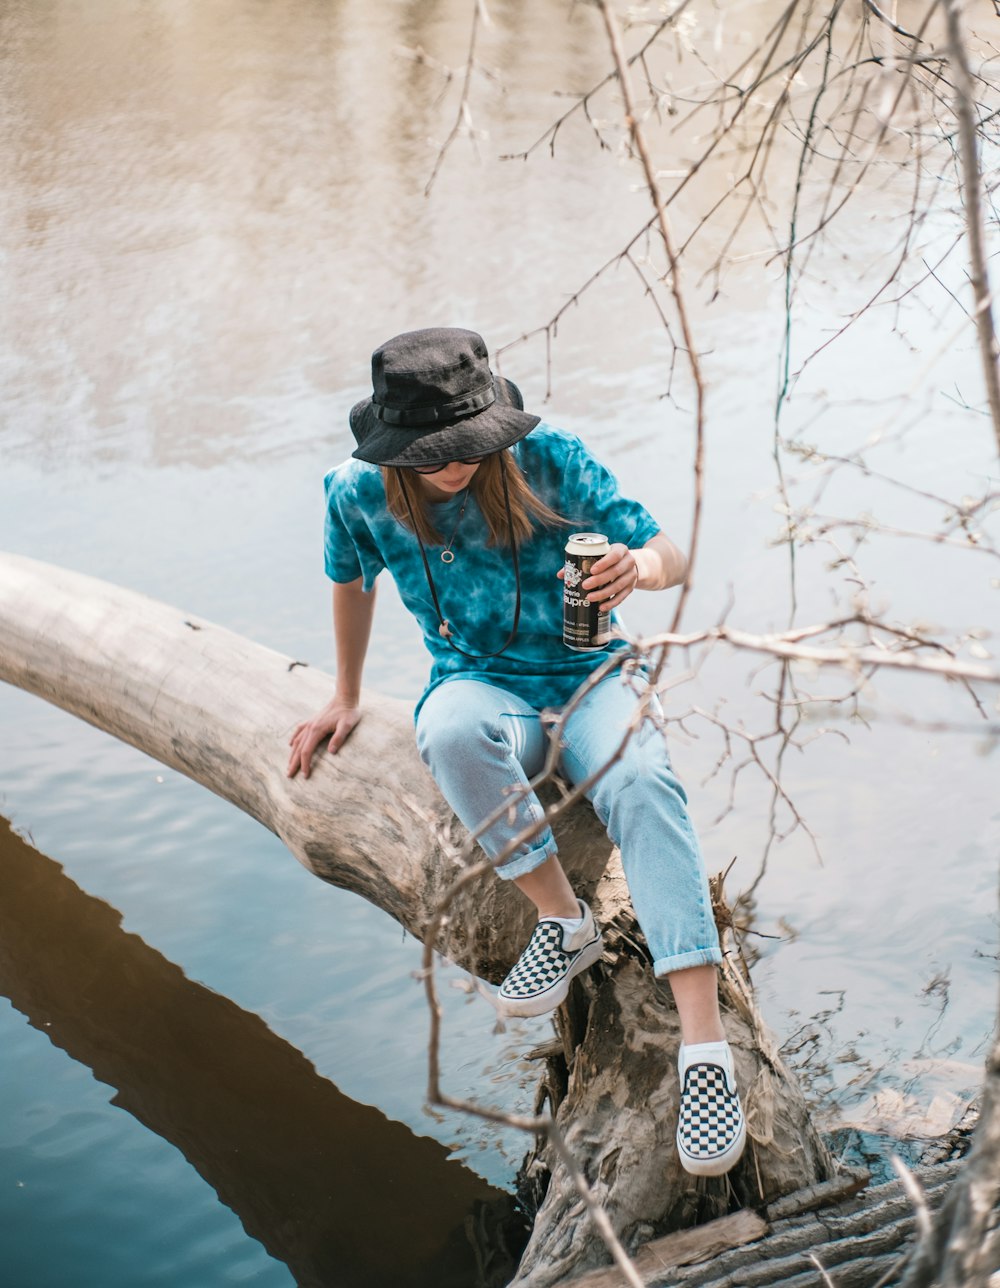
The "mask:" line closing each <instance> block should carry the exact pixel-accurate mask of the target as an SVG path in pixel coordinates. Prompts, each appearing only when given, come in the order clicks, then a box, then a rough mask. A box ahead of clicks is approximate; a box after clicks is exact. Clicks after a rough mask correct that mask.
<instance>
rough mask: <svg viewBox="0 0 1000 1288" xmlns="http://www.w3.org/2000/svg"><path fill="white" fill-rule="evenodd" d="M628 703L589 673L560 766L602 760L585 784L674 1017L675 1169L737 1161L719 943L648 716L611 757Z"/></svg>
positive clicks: (616, 683)
mask: <svg viewBox="0 0 1000 1288" xmlns="http://www.w3.org/2000/svg"><path fill="white" fill-rule="evenodd" d="M638 704H639V699H638V696H637V695H636V694H635V693H634V692H633V691H632V690H631V689H630V688H629V687H628V686H626V685H624V684H623V683H622V681H621V678H620V677H618V676H611V677H609V678H608V679H606V680H603V681H602V682H601V683H600V684H599V685H597V686H596V688H595V689H593V690H592V691H591V692H590V693H589V694H588V695H587V696H586V697H585V698H584V699H583V701H582V702H581V704H580V706H579V707H578V708H577V709H575V710H574V711H573V713H572V714H571V715H570V716H569V718H568V719H567V722H566V726H565V732H564V735H563V742H564V744H565V749H564V751H563V757H562V761H563V768H564V770H565V772H566V773H567V774H568V775H569V777H570V778H571V779H572V780H573V781H574V782H577V783H579V782H582V781H583V780H584V779H585V778H588V777H590V775H591V774H592V773H594V772H596V770H598V769H599V768H601V766H603V765H608V769H607V772H606V773H605V774H604V775H603V776H602V777H601V779H600V780H599V781H598V782H597V783H595V785H594V786H593V787H592V788H591V789H590V790H589V791H588V793H587V795H588V796H589V797H590V799H591V800H592V801H593V803H594V808H595V809H596V811H597V814H598V816H599V818H600V819H601V821H602V822H603V823H604V825H605V826H606V827H607V829H608V834H609V835H610V837H611V839H612V840H613V841H614V842H615V844H616V845H617V846H618V847H619V849H620V851H621V856H622V867H623V868H624V870H625V876H626V879H627V880H628V883H629V891H630V893H631V895H632V903H633V905H634V907H635V911H636V916H637V917H638V918H639V923H640V925H641V926H642V928H643V930H644V931H645V934H646V939H647V941H648V942H649V946H650V950H651V951H652V953H653V958H654V970H655V971H656V973H657V975H663V976H666V978H667V979H668V980H669V981H670V986H671V988H672V990H673V994H674V1000H675V1001H676V1003H677V1014H678V1016H679V1018H680V1022H681V1032H682V1035H683V1041H682V1043H681V1048H680V1051H679V1053H678V1071H679V1073H680V1079H681V1100H680V1113H679V1116H678V1123H677V1150H678V1154H679V1156H680V1159H681V1163H682V1165H683V1166H684V1167H685V1168H686V1169H687V1171H689V1172H692V1173H695V1174H696V1175H702V1176H718V1175H722V1174H723V1173H725V1172H727V1171H728V1170H729V1169H730V1168H731V1167H733V1166H734V1164H735V1163H736V1162H737V1161H738V1159H739V1158H740V1156H741V1154H742V1153H743V1148H744V1143H745V1139H746V1125H745V1122H744V1119H743V1111H742V1108H741V1107H740V1101H739V1096H738V1094H737V1091H736V1081H735V1072H734V1068H733V1058H732V1052H731V1051H730V1049H729V1045H728V1043H727V1042H726V1040H725V1033H724V1031H723V1028H722V1022H721V1019H720V1017H719V996H718V980H717V973H716V964H717V963H718V962H719V961H721V960H722V954H721V952H720V950H719V937H718V932H717V931H716V928H715V921H714V918H713V916H712V906H711V899H710V897H709V892H708V881H707V878H706V874H705V865H704V863H703V861H702V857H701V852H700V850H699V848H698V842H697V840H696V838H695V835H694V829H693V828H692V826H691V821H690V819H689V818H688V813H687V797H686V796H685V794H684V789H683V787H681V785H680V783H679V782H678V780H677V778H676V777H675V775H674V772H673V770H672V769H671V767H670V760H669V757H668V755H667V749H666V744H665V742H664V738H663V733H662V730H661V729H660V728H659V727H658V725H657V721H656V719H651V720H646V721H643V723H642V724H641V726H640V727H639V728H637V729H635V731H634V732H633V734H632V737H631V738H630V739H629V742H628V744H627V745H626V746H625V748H624V750H623V751H622V754H621V755H620V756H618V758H617V759H615V757H616V755H617V753H618V750H619V747H620V745H621V742H622V737H623V735H624V733H625V730H626V729H627V728H628V727H629V725H630V723H631V722H632V721H633V720H634V719H635V718H637V715H638ZM654 716H655V717H658V716H659V708H658V707H657V708H656V710H655V712H654ZM612 760H613V761H614V763H613V764H611V763H609V762H611V761H612Z"/></svg>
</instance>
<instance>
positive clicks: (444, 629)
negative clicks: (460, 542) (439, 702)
mask: <svg viewBox="0 0 1000 1288" xmlns="http://www.w3.org/2000/svg"><path fill="white" fill-rule="evenodd" d="M500 479H501V481H502V483H503V504H504V509H505V510H506V511H507V533H508V536H509V539H510V561H511V563H512V564H513V566H514V588H515V595H514V621H513V624H512V625H511V628H510V634H509V635H508V636H507V638H506V639H505V640H504V642H503V643H502V644H501V645H500V647H499V648H496V649H494V650H493V652H492V653H467V652H466V651H465V649H464V648H460V647H459V645H458V644H456V643H455V641H454V640H453V639H452V638H451V633H452V632H451V623H450V622H449V621H448V619H447V617H445V615H444V614H443V613H442V612H441V603H440V600H439V599H438V594H437V587H436V586H435V585H434V578H433V577H432V576H431V565H430V561H429V560H428V558H427V551H426V550H425V549H424V543H423V541H422V540H421V539H420V532H419V529H418V528H417V521H416V518H415V517H414V514H413V504H412V502H411V501H410V493H409V491H408V489H407V486H406V481H405V479H404V478H403V477H402V474H401V475H400V479H399V483H400V487H401V488H402V491H403V500H404V501H405V502H406V510H407V513H408V514H409V516H410V529H411V531H412V532H413V533H414V534H415V536H416V538H417V547H418V549H419V550H420V559H421V562H422V563H423V565H424V576H425V577H426V578H427V589H428V590H429V591H430V592H431V599H432V600H433V601H434V611H435V612H436V613H437V615H438V634H439V635H440V636H441V638H442V639H444V640H447V642H448V646H449V648H453V649H454V650H455V652H456V653H461V654H462V656H463V657H471V658H474V659H475V660H476V661H482V660H483V659H484V658H488V657H499V656H500V654H501V653H505V652H506V651H507V649H508V648H509V647H510V646H511V644H513V642H514V639H515V637H516V635H517V627H518V623H519V622H520V620H521V568H520V560H519V559H518V553H517V538H516V537H515V535H514V517H513V515H512V514H511V512H510V492H509V490H508V487H507V470H506V462H504V463H503V465H502V466H501V473H500ZM468 499H469V497H468V493H466V497H465V501H468ZM464 513H465V502H463V503H462V509H461V510H460V511H459V515H458V523H461V522H462V515H463V514H464ZM458 523H456V524H455V531H454V532H453V533H452V534H451V541H449V542H448V544H447V546H445V548H444V550H443V551H442V552H441V558H442V560H443V561H444V563H446V564H448V563H452V562H453V561H454V558H455V556H454V554H453V553H452V549H451V547H452V543H453V542H454V540H455V535H456V533H457V532H458ZM445 555H447V556H448V558H447V559H445Z"/></svg>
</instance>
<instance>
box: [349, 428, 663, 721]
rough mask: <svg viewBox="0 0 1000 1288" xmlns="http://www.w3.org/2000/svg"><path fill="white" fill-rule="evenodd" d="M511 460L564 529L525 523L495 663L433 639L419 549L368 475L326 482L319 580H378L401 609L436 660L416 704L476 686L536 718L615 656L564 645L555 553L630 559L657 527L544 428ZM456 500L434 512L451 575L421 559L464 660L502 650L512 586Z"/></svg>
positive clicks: (500, 558) (610, 479) (560, 557)
mask: <svg viewBox="0 0 1000 1288" xmlns="http://www.w3.org/2000/svg"><path fill="white" fill-rule="evenodd" d="M510 452H511V454H512V456H513V457H514V459H515V460H516V461H517V463H518V465H519V466H520V467H521V470H522V471H523V473H524V475H525V478H526V479H527V481H528V484H529V485H530V487H531V488H532V490H533V491H534V492H535V494H536V496H538V497H540V498H541V499H542V500H543V501H544V502H545V503H546V505H548V506H549V507H551V509H553V510H555V511H556V512H557V513H558V514H560V515H562V516H564V517H565V518H566V519H567V520H569V524H567V525H566V526H563V527H558V528H555V527H544V526H542V525H541V524H540V523H538V522H535V523H534V533H533V535H532V536H531V537H530V539H529V540H527V541H526V542H524V543H523V544H522V545H521V546H519V547H518V553H519V556H520V567H521V619H520V623H519V625H518V631H517V635H516V636H515V638H514V640H513V641H512V642H511V644H510V645H509V646H508V647H507V648H506V649H505V650H504V652H503V653H501V654H500V655H499V656H498V657H471V658H470V657H463V655H462V654H461V653H458V652H456V651H455V650H454V649H453V648H451V647H450V646H449V644H448V643H447V641H446V640H444V639H442V637H441V635H440V633H439V630H438V627H439V618H438V615H437V612H436V611H435V608H434V601H433V600H432V598H431V595H430V591H429V590H428V587H427V578H426V575H425V573H424V566H423V562H422V560H421V558H420V548H419V546H418V544H417V539H416V537H415V536H414V535H413V533H412V532H410V530H409V529H408V528H405V527H404V526H403V525H402V524H401V523H400V522H399V521H398V520H397V519H395V518H393V516H392V515H391V514H390V513H389V510H388V508H387V506H386V500H385V490H384V488H383V485H382V474H381V471H380V470H379V468H378V466H377V465H369V464H366V463H365V462H363V461H358V460H354V459H353V458H352V459H350V460H348V461H346V462H345V463H344V464H343V465H339V466H338V467H337V468H336V469H333V470H331V471H330V473H329V474H327V476H326V499H327V509H326V572H327V576H329V577H330V578H331V579H332V580H333V581H337V582H350V581H356V580H357V579H358V578H359V577H361V578H363V585H364V588H365V590H371V588H372V586H373V585H374V583H375V578H376V577H377V576H378V574H379V573H380V572H381V571H382V569H383V568H387V569H388V570H389V572H390V573H391V574H392V577H393V579H394V581H395V582H396V585H397V586H398V588H399V594H400V598H401V599H402V601H403V603H404V604H405V605H406V607H407V608H408V609H409V610H410V612H411V613H412V614H413V615H414V617H416V619H417V621H418V622H419V623H420V628H421V630H422V631H423V636H424V643H425V644H426V645H427V648H428V650H429V652H430V655H431V658H432V660H433V665H432V668H431V675H430V680H429V682H428V685H427V688H426V689H425V690H424V693H423V695H422V696H421V698H420V702H419V703H418V704H417V711H419V710H420V706H421V705H422V704H423V701H424V699H425V698H426V697H427V694H428V693H430V691H431V690H432V689H434V688H436V687H437V685H439V684H442V683H444V682H445V681H447V680H454V679H477V680H485V681H488V682H489V683H492V684H497V685H500V686H501V687H503V688H505V689H509V690H511V691H513V692H514V693H516V694H518V695H519V696H520V697H521V698H523V699H524V700H525V701H526V702H528V703H530V705H531V706H533V707H535V708H536V709H538V710H541V709H542V708H543V707H555V708H558V707H561V706H563V705H564V704H565V703H566V702H568V701H569V699H570V697H571V696H572V694H573V692H574V690H575V689H576V688H577V687H578V686H579V685H580V684H581V683H582V681H583V680H584V678H585V677H586V676H587V675H588V674H589V673H590V672H591V671H592V670H593V669H594V667H595V666H597V665H598V664H599V663H600V662H602V661H603V660H604V658H605V657H606V656H607V654H608V653H609V652H610V651H612V650H614V649H617V648H621V647H623V642H622V641H621V640H615V641H612V642H611V643H610V644H609V646H608V648H606V649H596V650H594V651H593V652H588V653H578V652H574V651H573V650H572V649H569V648H567V647H566V646H565V645H564V644H563V642H562V582H561V581H559V580H558V578H557V577H556V573H557V572H558V571H559V569H560V568H561V567H562V566H563V562H564V558H565V556H564V553H563V552H564V547H565V544H566V539H567V536H568V535H569V534H570V533H571V532H578V531H588V532H603V533H605V534H606V535H607V537H608V540H609V541H612V542H615V541H620V542H623V543H624V544H625V545H627V546H630V547H633V548H638V547H639V546H643V545H645V543H646V542H647V541H648V540H649V539H650V537H653V536H655V535H656V533H657V532H659V530H660V525H659V524H658V523H657V522H656V520H655V519H653V517H652V516H651V515H650V514H649V512H648V511H647V510H646V509H645V508H644V507H643V506H641V505H640V504H639V503H638V501H631V500H629V499H628V498H626V497H623V496H622V495H621V493H620V492H619V491H618V484H617V482H616V480H615V477H614V475H613V474H612V473H611V471H610V470H608V469H607V468H606V467H605V466H603V465H602V464H601V463H600V462H599V461H597V460H595V459H594V457H593V456H591V454H590V453H589V452H588V451H587V449H586V447H585V446H584V445H583V443H582V442H581V441H580V439H579V438H577V437H576V436H575V435H574V434H567V433H565V432H563V431H562V430H559V429H554V428H552V427H551V426H550V425H546V424H544V423H543V424H541V425H538V426H536V428H535V429H533V430H532V431H531V433H530V434H528V435H527V437H526V438H523V439H521V441H520V442H518V443H515V444H514V446H513V447H512V448H510ZM463 499H464V494H460V495H458V496H456V497H453V498H451V499H450V500H448V501H445V502H443V503H442V504H440V505H434V506H433V507H432V512H433V518H434V524H435V527H436V528H437V530H438V532H440V533H442V534H443V535H444V536H445V537H448V536H449V535H450V534H451V533H452V531H453V530H454V529H455V525H456V523H457V524H458V530H457V532H456V533H455V538H454V541H453V543H452V549H453V550H454V553H455V561H454V563H450V564H445V563H442V562H441V558H440V554H441V550H442V549H443V547H441V546H428V547H427V555H428V561H429V563H430V567H431V575H432V577H433V578H434V586H435V589H436V590H437V594H438V600H439V602H440V604H441V612H442V615H443V616H444V617H445V618H446V620H447V621H448V622H449V624H450V626H451V630H452V638H453V639H454V640H455V643H456V644H458V646H459V647H460V648H463V649H465V650H466V652H468V653H486V652H490V651H492V650H493V649H497V648H500V646H501V645H502V644H503V642H504V640H505V639H506V638H507V635H508V634H509V632H510V628H511V625H512V623H513V620H514V605H515V581H514V569H513V565H512V563H511V556H510V551H509V550H508V549H504V548H503V547H500V548H497V547H490V546H487V544H486V541H487V536H488V531H487V527H486V521H485V520H484V518H483V516H482V514H481V512H480V510H479V507H478V505H477V504H476V500H475V497H474V496H472V494H471V493H470V494H469V497H468V504H467V505H466V509H465V514H464V515H463V516H462V518H461V521H460V522H459V511H460V510H461V506H462V501H463Z"/></svg>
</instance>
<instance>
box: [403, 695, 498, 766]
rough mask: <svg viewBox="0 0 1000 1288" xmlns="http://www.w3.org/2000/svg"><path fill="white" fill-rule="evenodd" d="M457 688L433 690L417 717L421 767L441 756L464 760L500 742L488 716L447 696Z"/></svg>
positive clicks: (492, 717)
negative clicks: (463, 758)
mask: <svg viewBox="0 0 1000 1288" xmlns="http://www.w3.org/2000/svg"><path fill="white" fill-rule="evenodd" d="M457 688H458V686H457V685H448V684H445V685H442V686H441V688H440V689H438V690H435V692H434V693H432V694H431V695H430V697H429V698H428V699H427V701H426V702H425V703H424V705H423V707H422V708H421V711H420V715H419V716H418V717H417V729H416V735H417V750H418V751H419V753H420V759H421V760H422V761H423V762H424V764H425V765H430V764H431V763H432V762H433V761H434V760H435V759H436V758H439V757H441V756H448V757H453V756H456V755H462V756H467V755H469V754H470V753H471V752H472V751H473V750H474V749H476V748H480V749H481V748H486V747H488V746H489V745H490V744H493V745H497V744H499V743H501V742H502V736H501V733H500V731H499V730H498V728H497V722H496V719H495V717H494V716H493V715H492V713H486V712H484V711H477V710H476V707H475V704H470V703H469V702H468V701H464V702H463V701H462V700H461V697H460V695H458V694H449V693H446V692H445V691H446V690H448V689H457Z"/></svg>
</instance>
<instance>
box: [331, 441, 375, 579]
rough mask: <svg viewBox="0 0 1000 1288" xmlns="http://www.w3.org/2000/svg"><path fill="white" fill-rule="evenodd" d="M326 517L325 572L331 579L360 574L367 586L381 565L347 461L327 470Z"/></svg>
mask: <svg viewBox="0 0 1000 1288" xmlns="http://www.w3.org/2000/svg"><path fill="white" fill-rule="evenodd" d="M324 483H325V486H326V519H325V522H324V525H323V548H324V563H325V566H326V575H327V576H328V577H329V578H330V580H331V581H335V582H340V583H343V582H349V581H357V579H358V578H359V577H362V578H363V579H364V580H363V583H362V584H363V587H364V589H365V590H371V588H372V586H373V585H374V584H375V578H376V577H377V576H378V574H379V573H380V572H381V570H382V569H383V568H384V567H385V563H384V561H383V559H382V556H381V553H380V552H379V549H378V547H377V545H376V544H375V541H374V539H373V537H372V534H371V531H370V530H369V528H368V524H367V522H366V521H365V516H364V513H363V510H362V507H361V506H360V504H359V503H358V498H357V489H356V487H355V486H354V485H353V483H352V479H351V471H350V467H349V465H340V466H338V467H337V468H336V469H333V470H331V471H330V472H329V474H327V476H326V479H325V480H324Z"/></svg>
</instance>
